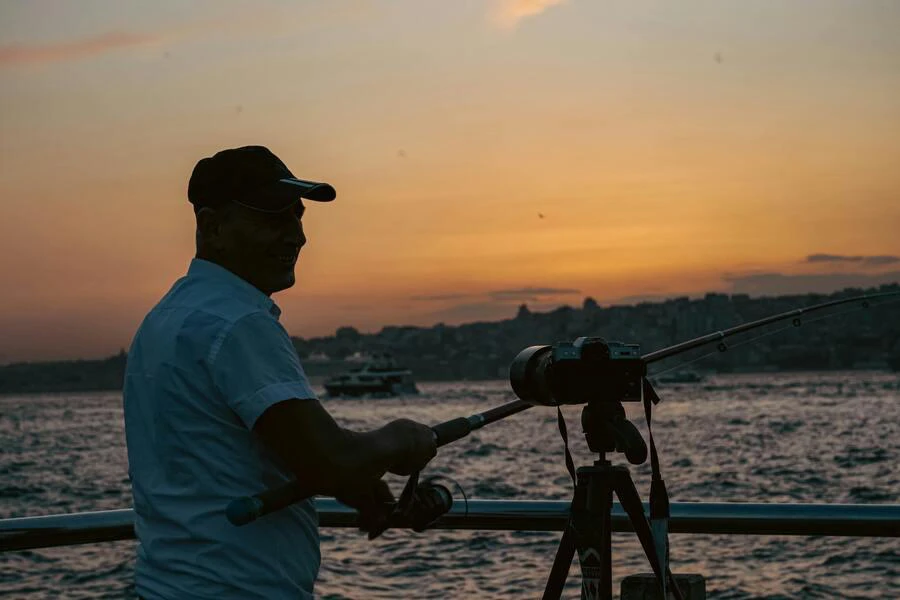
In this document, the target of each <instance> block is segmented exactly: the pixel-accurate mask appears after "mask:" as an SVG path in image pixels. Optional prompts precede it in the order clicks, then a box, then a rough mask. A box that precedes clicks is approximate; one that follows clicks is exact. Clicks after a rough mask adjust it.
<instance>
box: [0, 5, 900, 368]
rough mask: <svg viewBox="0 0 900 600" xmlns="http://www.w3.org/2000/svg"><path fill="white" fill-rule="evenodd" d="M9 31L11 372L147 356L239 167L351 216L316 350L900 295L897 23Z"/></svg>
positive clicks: (484, 23)
mask: <svg viewBox="0 0 900 600" xmlns="http://www.w3.org/2000/svg"><path fill="white" fill-rule="evenodd" d="M0 11H2V12H0V198H2V203H3V204H2V207H3V218H2V219H0V252H2V257H3V259H2V262H0V277H2V279H0V280H2V282H3V294H2V295H0V363H3V362H10V361H15V360H32V359H49V358H76V357H96V356H102V355H105V354H109V353H112V352H115V351H117V350H118V349H119V348H120V347H127V346H128V344H129V342H130V339H131V335H132V334H133V332H134V329H135V328H136V327H137V324H138V323H139V322H140V319H141V318H142V317H143V315H144V313H145V312H146V311H147V310H148V309H149V308H150V307H151V306H152V305H153V304H154V303H155V302H156V301H157V300H158V299H159V297H160V296H161V295H162V294H163V293H164V292H165V291H166V290H167V289H168V287H169V286H170V285H171V283H172V282H173V281H174V279H175V278H177V277H179V276H180V275H181V274H183V272H184V271H185V269H186V267H187V264H188V262H189V260H190V257H191V256H192V253H193V224H194V223H193V215H192V212H191V210H190V207H189V205H188V203H187V200H186V198H185V189H186V185H187V178H188V176H189V174H190V171H191V169H192V168H193V165H194V163H195V162H196V161H197V160H198V159H199V158H201V157H203V156H207V155H210V154H212V153H214V152H216V151H217V150H219V149H221V148H225V147H234V146H239V145H245V144H263V145H266V146H268V147H270V148H271V149H272V150H273V151H275V152H276V153H277V154H278V155H279V156H281V157H282V158H283V159H284V161H285V162H286V163H287V164H288V166H289V167H290V168H291V169H292V170H293V171H294V173H295V174H297V175H298V176H299V177H303V178H308V179H320V180H325V181H328V182H330V183H332V184H333V185H334V186H335V188H336V189H337V191H338V199H337V201H336V202H335V203H333V204H331V205H321V206H319V205H314V206H311V207H310V210H308V211H307V217H306V218H305V220H306V222H307V224H306V229H307V234H308V236H309V239H310V243H309V245H308V246H307V247H306V248H305V249H304V251H303V253H302V254H301V258H300V263H299V271H298V282H299V283H298V285H297V286H295V287H294V288H293V289H291V290H289V291H287V292H283V293H281V294H279V295H277V296H276V301H277V302H278V303H279V304H280V305H281V306H282V308H283V309H284V316H283V320H284V323H285V325H286V326H287V328H288V330H289V331H290V332H291V333H292V334H294V335H299V336H304V337H311V336H315V335H326V334H330V333H333V331H334V329H335V328H336V327H338V326H340V325H354V326H356V327H358V328H360V329H361V330H364V331H377V330H378V329H380V328H381V327H382V326H384V325H389V324H416V325H431V324H434V323H436V322H439V321H444V322H447V323H459V322H465V321H472V320H478V319H491V320H492V319H497V318H504V317H509V316H512V315H513V314H514V312H515V307H516V305H518V304H519V303H521V302H523V301H526V302H528V303H529V305H530V306H532V307H533V308H535V309H547V308H550V307H554V306H557V305H559V304H565V303H569V304H580V303H581V301H582V299H583V298H584V297H585V296H588V295H590V296H593V297H594V298H596V299H597V300H598V301H599V302H601V303H604V304H605V303H612V302H622V301H628V299H629V298H634V297H667V296H672V295H682V294H702V293H705V292H706V291H723V292H749V293H751V294H754V295H759V294H777V293H783V292H792V291H807V290H809V291H830V290H833V289H840V288H842V287H845V286H846V285H877V284H878V283H880V282H886V281H897V280H898V279H900V258H898V256H900V235H898V234H897V231H900V169H898V166H897V165H900V36H897V35H896V32H897V31H898V30H900V3H895V2H884V1H882V2H875V1H862V0H859V1H852V2H851V1H840V2H838V1H832V0H817V1H808V2H782V1H774V0H772V1H765V2H763V1H758V2H723V1H719V0H715V1H714V0H709V1H703V2H701V1H692V2H681V3H677V5H676V3H670V2H666V1H663V0H658V1H653V2H650V1H643V2H625V1H620V2H605V1H600V0H596V1H593V0H581V1H579V0H569V1H562V0H556V1H554V0H543V1H541V0H531V1H514V0H510V1H487V0H485V1H474V0H473V1H469V2H438V1H437V0H435V1H423V2H417V1H413V0H394V1H389V0H385V1H375V0H372V1H347V2H329V3H327V4H326V3H314V2H297V3H288V2H275V1H272V2H236V1H226V0H207V1H202V2H192V3H184V2H180V1H176V0H167V1H159V2H154V3H146V4H145V5H142V6H133V5H131V4H124V3H119V2H113V1H108V2H100V1H84V2H79V3H71V2H66V1H63V0H58V1H53V2H51V1H45V0H35V1H33V2H27V3H26V2H13V1H8V2H2V3H0ZM817 254H825V255H828V256H825V257H820V258H819V259H818V260H809V259H808V257H810V256H811V255H817ZM498 292H499V293H498ZM538 342H540V340H536V343H538Z"/></svg>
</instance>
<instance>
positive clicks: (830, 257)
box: [806, 254, 900, 267]
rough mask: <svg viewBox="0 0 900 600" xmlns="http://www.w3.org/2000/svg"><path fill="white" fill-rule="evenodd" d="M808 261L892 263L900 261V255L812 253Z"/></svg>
mask: <svg viewBox="0 0 900 600" xmlns="http://www.w3.org/2000/svg"><path fill="white" fill-rule="evenodd" d="M806 262H807V263H848V262H853V263H861V264H863V265H864V266H871V267H874V266H880V265H890V264H893V263H897V262H900V256H893V255H889V254H879V255H873V256H846V255H842V254H810V255H809V256H807V257H806Z"/></svg>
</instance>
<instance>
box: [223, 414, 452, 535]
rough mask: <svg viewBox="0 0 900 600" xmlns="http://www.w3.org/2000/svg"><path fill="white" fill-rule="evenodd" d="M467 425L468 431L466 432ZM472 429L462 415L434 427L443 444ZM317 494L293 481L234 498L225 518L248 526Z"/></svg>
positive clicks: (226, 510)
mask: <svg viewBox="0 0 900 600" xmlns="http://www.w3.org/2000/svg"><path fill="white" fill-rule="evenodd" d="M457 421H463V424H462V425H461V424H459V423H457ZM441 427H443V429H441V430H440V431H441V432H443V433H441V432H439V431H438V429H439V428H441ZM464 428H465V431H463V429H464ZM469 428H470V426H469V421H468V420H467V419H465V418H462V419H454V420H453V421H449V422H447V423H441V424H440V425H436V426H435V427H434V428H432V429H433V431H434V437H435V441H436V442H437V445H438V446H441V445H443V444H447V443H449V442H452V441H454V440H458V439H459V438H461V437H465V436H466V435H468V433H469ZM461 432H462V433H461ZM453 436H456V437H453ZM313 495H314V494H311V493H310V492H309V491H308V490H307V489H305V488H304V487H303V486H302V485H301V484H300V482H299V481H292V482H290V483H286V484H284V485H282V486H280V487H277V488H271V489H268V490H265V491H263V492H260V493H258V494H256V495H255V496H244V497H243V498H236V499H234V500H232V501H231V502H229V503H228V506H227V507H226V508H225V517H226V518H227V519H228V522H229V523H231V524H232V525H236V526H241V525H246V524H247V523H252V522H253V521H255V520H256V519H258V518H260V517H261V516H263V515H267V514H269V513H270V512H274V511H276V510H281V509H282V508H286V507H288V506H290V505H291V504H295V503H297V502H300V501H302V500H306V499H307V498H311V497H312V496H313Z"/></svg>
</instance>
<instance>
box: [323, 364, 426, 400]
mask: <svg viewBox="0 0 900 600" xmlns="http://www.w3.org/2000/svg"><path fill="white" fill-rule="evenodd" d="M325 391H326V392H328V395H329V396H330V397H337V396H363V395H367V394H372V395H379V396H397V395H400V394H418V393H419V390H418V388H416V384H415V381H413V378H412V371H410V370H409V369H407V368H406V367H403V366H400V365H398V364H397V363H396V362H394V360H393V359H391V358H390V357H381V358H376V359H374V360H370V361H369V362H366V363H364V364H363V365H361V366H360V367H357V368H355V369H351V370H350V371H347V372H346V373H341V374H340V375H336V376H334V377H331V378H329V379H327V380H326V381H325Z"/></svg>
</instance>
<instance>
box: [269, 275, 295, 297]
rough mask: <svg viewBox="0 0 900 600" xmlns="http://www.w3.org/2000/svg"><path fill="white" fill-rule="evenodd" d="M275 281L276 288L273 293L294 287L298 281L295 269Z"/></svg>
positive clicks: (274, 286)
mask: <svg viewBox="0 0 900 600" xmlns="http://www.w3.org/2000/svg"><path fill="white" fill-rule="evenodd" d="M274 283H275V285H273V286H272V287H273V288H274V289H273V291H272V293H273V294H274V293H276V292H283V291H284V290H286V289H288V288H291V287H293V286H294V284H295V283H297V276H296V275H295V274H294V272H293V271H291V272H290V273H289V274H287V275H284V276H283V277H281V278H280V279H278V281H276V282H274Z"/></svg>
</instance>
